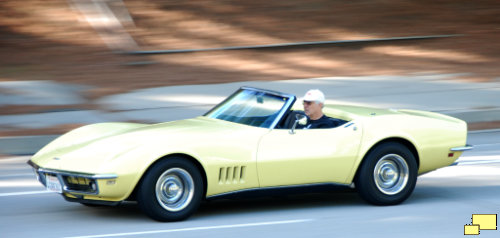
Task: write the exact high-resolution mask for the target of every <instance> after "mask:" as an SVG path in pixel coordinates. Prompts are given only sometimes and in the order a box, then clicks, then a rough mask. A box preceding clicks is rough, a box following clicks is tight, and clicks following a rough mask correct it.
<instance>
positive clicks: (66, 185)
mask: <svg viewBox="0 0 500 238" xmlns="http://www.w3.org/2000/svg"><path fill="white" fill-rule="evenodd" d="M28 164H29V165H30V166H31V167H33V170H34V172H35V175H36V177H37V179H38V181H39V182H40V183H42V184H43V186H45V187H47V181H46V178H47V176H54V177H57V179H58V180H59V183H60V184H61V189H62V191H61V192H62V193H69V194H72V195H78V194H85V195H98V194H99V180H109V179H117V178H118V175H116V174H83V173H75V172H67V171H59V170H52V169H45V168H41V167H39V166H38V165H36V164H35V163H33V162H32V161H31V160H30V161H28Z"/></svg>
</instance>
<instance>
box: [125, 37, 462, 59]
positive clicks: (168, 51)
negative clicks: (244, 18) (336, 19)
mask: <svg viewBox="0 0 500 238" xmlns="http://www.w3.org/2000/svg"><path fill="white" fill-rule="evenodd" d="M458 36H463V35H460V34H455V35H429V36H408V37H390V38H376V39H362V40H336V41H309V42H293V43H281V44H268V45H249V46H230V47H218V48H202V49H180V50H145V51H129V52H126V54H131V55H151V54H179V53H193V52H204V51H221V50H246V49H270V48H283V47H297V46H314V45H326V44H359V43H376V42H384V41H407V40H426V39H436V38H449V37H458Z"/></svg>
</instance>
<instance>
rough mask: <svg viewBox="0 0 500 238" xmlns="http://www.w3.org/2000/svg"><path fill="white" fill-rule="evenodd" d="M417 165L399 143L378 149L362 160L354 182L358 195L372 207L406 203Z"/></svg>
mask: <svg viewBox="0 0 500 238" xmlns="http://www.w3.org/2000/svg"><path fill="white" fill-rule="evenodd" d="M417 170H418V168H417V162H416V159H415V156H414V155H413V154H412V153H411V151H410V150H409V149H408V148H407V147H405V146H404V145H402V144H399V143H395V142H389V143H384V144H381V145H379V146H377V147H376V148H375V149H373V150H372V151H371V152H370V153H369V154H368V155H367V156H366V158H365V160H364V161H363V163H362V164H361V167H360V169H359V171H358V174H357V176H356V179H355V181H354V182H355V184H356V188H357V190H358V193H359V195H360V196H361V197H362V198H363V199H364V200H366V201H367V202H369V203H372V204H375V205H394V204H399V203H401V202H403V201H404V200H406V199H407V198H408V197H409V196H410V195H411V193H412V192H413V189H414V188H415V185H416V182H417Z"/></svg>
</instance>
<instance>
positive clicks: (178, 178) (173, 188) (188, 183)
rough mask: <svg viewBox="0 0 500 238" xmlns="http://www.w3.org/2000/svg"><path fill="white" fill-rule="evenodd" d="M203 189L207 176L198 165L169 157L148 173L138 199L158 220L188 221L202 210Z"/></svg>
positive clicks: (142, 182)
mask: <svg viewBox="0 0 500 238" xmlns="http://www.w3.org/2000/svg"><path fill="white" fill-rule="evenodd" d="M203 188H204V186H203V179H202V177H201V174H200V172H199V171H198V168H197V167H196V166H195V165H193V164H192V163H191V162H189V161H187V160H185V159H183V158H177V157H176V158H166V159H163V160H161V161H158V162H157V163H156V164H154V165H153V167H152V168H150V169H149V170H148V172H147V173H146V174H145V176H144V178H143V180H142V181H141V183H140V185H139V189H138V193H137V202H138V205H139V207H140V208H141V209H142V210H143V211H144V213H146V214H147V215H148V216H149V217H151V218H153V219H155V220H158V221H179V220H184V219H186V218H188V217H189V216H191V215H192V214H193V213H194V212H195V211H196V209H198V206H199V205H200V203H201V200H202V197H203Z"/></svg>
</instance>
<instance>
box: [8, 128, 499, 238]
mask: <svg viewBox="0 0 500 238" xmlns="http://www.w3.org/2000/svg"><path fill="white" fill-rule="evenodd" d="M469 143H470V144H473V145H475V147H476V148H475V149H474V150H473V151H470V152H466V153H465V154H464V155H463V156H462V157H461V159H460V160H459V164H458V165H456V166H450V167H446V168H442V169H439V170H436V171H434V172H431V173H428V174H425V175H422V176H420V177H419V179H418V183H417V187H416V189H415V191H414V193H413V195H412V196H411V197H410V198H409V199H408V200H407V201H406V202H404V203H403V204H401V205H398V206H386V207H380V206H372V205H368V204H366V203H365V202H363V201H362V200H361V199H360V198H359V197H358V196H357V194H356V193H355V192H353V191H337V192H330V193H322V194H307V195H293V196H289V197H278V198H276V197H266V198H253V199H240V200H220V201H213V202H209V203H205V204H203V205H202V207H201V208H200V210H199V211H198V212H197V213H196V214H195V215H194V216H193V217H191V218H190V219H189V220H187V221H184V222H175V223H160V222H156V221H153V220H150V219H149V218H148V217H146V216H145V215H143V214H142V213H141V212H140V211H139V209H138V207H137V206H136V205H135V204H134V203H128V204H123V205H120V206H117V207H86V206H83V205H80V204H78V203H69V202H66V201H64V199H63V198H62V197H61V196H60V195H58V194H54V193H50V192H46V191H45V190H44V188H43V187H42V186H41V185H40V184H39V183H38V182H37V181H36V179H35V177H34V175H33V174H32V171H31V169H30V167H29V166H28V165H27V164H26V161H27V160H28V159H29V157H12V158H4V159H0V237H16V238H17V237H173V236H175V237H238V238H242V237H387V236H390V237H394V236H396V237H462V236H464V225H466V224H470V223H471V217H472V214H499V213H500V131H490V132H482V133H472V134H470V135H469ZM497 222H498V220H497ZM499 236H500V231H499V230H481V233H480V235H479V236H477V237H499ZM473 237H474V236H473Z"/></svg>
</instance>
